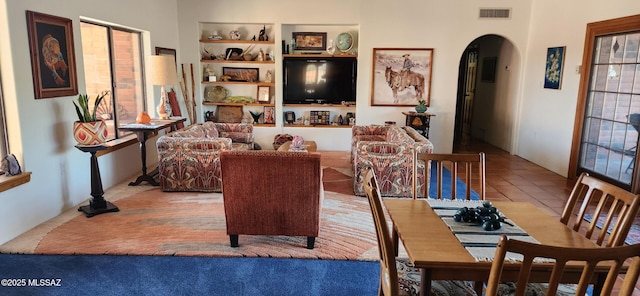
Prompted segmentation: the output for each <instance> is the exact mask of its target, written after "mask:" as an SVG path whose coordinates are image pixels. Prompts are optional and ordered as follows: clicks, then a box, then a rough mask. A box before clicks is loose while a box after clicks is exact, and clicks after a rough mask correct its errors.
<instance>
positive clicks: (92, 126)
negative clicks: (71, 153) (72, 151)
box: [73, 120, 109, 145]
mask: <svg viewBox="0 0 640 296" xmlns="http://www.w3.org/2000/svg"><path fill="white" fill-rule="evenodd" d="M108 134H109V132H108V131H107V123H106V122H104V120H98V121H93V122H80V121H76V122H74V123H73V138H74V139H75V140H76V142H78V144H79V145H98V144H102V143H104V142H106V141H107V135H108Z"/></svg>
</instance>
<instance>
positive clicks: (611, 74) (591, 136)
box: [575, 28, 640, 190]
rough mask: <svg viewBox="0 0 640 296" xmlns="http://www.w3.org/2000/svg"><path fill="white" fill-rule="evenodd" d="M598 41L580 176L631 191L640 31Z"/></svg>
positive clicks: (639, 124)
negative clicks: (603, 181)
mask: <svg viewBox="0 0 640 296" xmlns="http://www.w3.org/2000/svg"><path fill="white" fill-rule="evenodd" d="M592 42H593V43H592V44H593V47H592V50H591V54H590V55H589V57H590V63H589V67H590V68H589V71H588V72H587V73H590V74H589V75H588V77H586V79H583V81H588V86H587V87H586V89H585V90H582V91H581V93H584V97H585V100H584V106H583V108H584V109H583V110H584V112H581V113H582V116H583V117H582V123H583V124H582V127H581V139H580V142H579V158H578V162H577V167H576V170H575V172H576V174H579V173H581V172H588V173H589V174H591V175H595V176H596V177H599V178H602V179H605V180H607V181H610V182H613V183H616V184H618V185H619V186H621V187H624V188H626V189H628V190H631V189H632V187H633V186H632V185H633V183H634V172H635V171H636V170H635V168H636V167H637V165H636V164H637V161H636V159H637V157H636V155H637V151H638V138H639V137H638V135H639V134H638V131H639V130H640V55H639V51H640V28H638V29H637V30H636V31H632V32H623V33H614V34H606V35H598V36H594V38H593V40H592ZM583 75H584V73H583ZM581 87H583V86H582V85H581ZM579 104H580V102H579ZM578 110H580V106H579V108H578Z"/></svg>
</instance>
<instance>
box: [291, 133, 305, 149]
mask: <svg viewBox="0 0 640 296" xmlns="http://www.w3.org/2000/svg"><path fill="white" fill-rule="evenodd" d="M303 143H304V139H303V138H302V137H301V136H295V137H293V140H291V148H292V149H298V150H299V149H302V144H303Z"/></svg>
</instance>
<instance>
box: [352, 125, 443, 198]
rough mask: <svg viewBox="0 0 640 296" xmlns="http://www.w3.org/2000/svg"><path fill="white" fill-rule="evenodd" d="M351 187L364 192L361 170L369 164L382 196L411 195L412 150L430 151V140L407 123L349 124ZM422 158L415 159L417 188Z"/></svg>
mask: <svg viewBox="0 0 640 296" xmlns="http://www.w3.org/2000/svg"><path fill="white" fill-rule="evenodd" d="M351 131H352V132H351V135H352V139H351V162H352V164H353V172H354V174H353V190H354V193H355V194H356V195H360V196H364V195H366V192H365V190H364V184H363V180H364V170H365V168H367V167H371V168H373V170H374V172H375V174H376V178H377V179H378V183H379V184H380V193H381V194H382V195H383V196H395V197H411V192H412V187H413V165H414V160H415V157H414V155H415V153H431V152H433V144H432V143H431V142H430V141H429V140H428V139H427V138H425V137H424V136H422V135H421V134H419V133H418V132H417V131H416V130H414V129H413V128H411V127H406V126H405V127H398V126H395V125H393V126H377V125H370V126H361V125H360V126H358V125H356V126H353V128H352V130H351ZM424 167H425V166H424V162H422V163H418V167H417V172H418V192H422V191H423V190H422V186H424V180H425V169H424Z"/></svg>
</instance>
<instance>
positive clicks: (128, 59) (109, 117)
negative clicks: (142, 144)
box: [80, 21, 146, 140]
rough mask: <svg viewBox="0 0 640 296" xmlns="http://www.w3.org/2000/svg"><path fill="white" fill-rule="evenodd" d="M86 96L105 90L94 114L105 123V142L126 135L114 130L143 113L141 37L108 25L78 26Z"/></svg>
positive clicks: (92, 95) (81, 24)
mask: <svg viewBox="0 0 640 296" xmlns="http://www.w3.org/2000/svg"><path fill="white" fill-rule="evenodd" d="M80 32H81V34H82V52H83V58H84V73H85V83H86V86H87V94H89V96H90V97H92V98H95V96H96V95H97V94H99V93H101V92H103V91H105V90H108V91H110V95H109V96H107V97H105V100H103V102H102V103H101V104H100V106H98V110H97V114H98V116H100V117H102V118H103V119H105V120H106V122H107V126H108V130H109V136H108V139H109V140H113V139H118V138H121V137H122V136H124V135H126V134H129V133H128V132H122V131H118V129H117V128H116V127H118V126H122V125H125V124H128V123H132V122H135V119H136V116H137V115H138V113H140V112H141V111H145V110H146V107H145V100H144V97H145V95H144V91H145V90H144V83H143V79H142V77H143V76H142V69H143V68H142V62H143V61H142V41H141V40H142V36H141V35H142V34H141V33H140V32H135V31H132V30H129V29H124V28H118V27H114V26H110V25H104V24H97V23H89V22H86V21H82V22H81V23H80Z"/></svg>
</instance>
